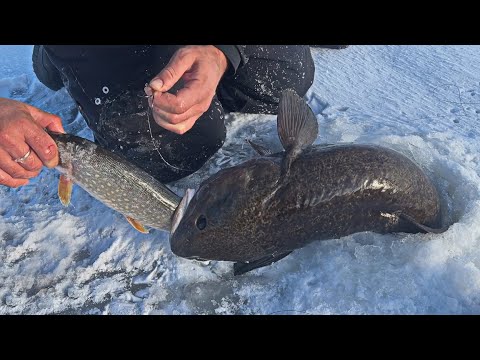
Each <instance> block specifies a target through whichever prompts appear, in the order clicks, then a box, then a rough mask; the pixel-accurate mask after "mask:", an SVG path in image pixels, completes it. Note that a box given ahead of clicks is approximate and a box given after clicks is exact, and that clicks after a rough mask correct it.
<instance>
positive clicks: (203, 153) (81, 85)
mask: <svg viewBox="0 0 480 360" xmlns="http://www.w3.org/2000/svg"><path fill="white" fill-rule="evenodd" d="M318 46H319V47H329V48H331V47H332V46H331V45H318ZM333 47H335V46H333ZM336 48H344V46H337V47H336ZM32 59H33V69H34V71H35V74H36V75H37V77H38V79H39V80H40V81H41V82H42V83H43V84H44V85H46V86H47V87H49V88H50V89H52V90H59V89H61V88H62V87H66V88H67V90H68V92H69V93H70V95H71V96H72V98H73V99H74V101H75V102H76V104H77V106H78V109H79V111H80V112H81V113H82V115H83V117H84V118H85V120H86V122H87V124H88V126H89V127H90V128H91V130H92V131H93V134H94V137H95V141H96V142H97V143H98V144H99V145H101V146H103V147H104V148H106V149H108V150H110V151H112V152H114V153H117V154H119V155H121V156H123V157H125V158H126V159H127V160H129V161H130V162H131V163H133V164H135V165H137V166H138V167H140V168H142V169H143V170H145V171H146V172H148V173H149V174H151V175H152V176H153V177H155V178H156V179H158V180H159V181H161V182H162V183H168V182H172V181H175V180H178V179H181V178H183V177H185V176H188V175H190V174H192V173H193V172H195V171H196V170H198V169H199V168H200V167H201V166H202V165H203V164H204V163H205V162H206V161H207V160H208V159H209V158H210V157H211V156H212V155H213V154H214V153H215V152H216V151H217V150H218V149H220V147H221V146H222V144H223V142H224V140H225V136H226V129H225V124H224V113H225V112H242V113H261V114H276V111H277V108H278V102H279V98H280V93H281V92H282V91H283V90H285V89H294V90H295V91H296V92H297V94H299V95H300V96H304V95H305V94H306V92H307V90H308V89H309V88H310V86H311V84H312V82H313V77H314V71H315V67H314V63H313V59H312V56H311V53H310V47H309V46H302V45H295V46H293V45H292V46H290V45H275V46H274V45H255V46H254V45H215V46H213V45H205V46H180V45H158V46H156V45H155V46H153V45H152V46H143V45H138V46H119V45H108V46H104V45H93V46H83V45H69V46H66V45H37V46H34V49H33V56H32ZM44 128H46V129H48V130H50V131H54V132H64V130H63V127H62V123H61V119H60V118H59V117H58V116H55V115H53V114H49V113H46V112H44V111H42V110H40V109H37V108H35V107H32V106H30V105H28V104H24V103H21V102H18V101H14V100H10V99H2V98H0V185H6V186H9V187H18V186H21V185H25V184H27V183H28V179H30V178H32V177H35V176H37V175H38V173H39V171H40V169H41V167H42V166H43V165H45V166H47V167H55V166H56V165H57V164H58V149H57V147H56V145H55V142H54V140H53V139H52V138H51V137H50V136H49V135H48V134H47V132H45V131H44Z"/></svg>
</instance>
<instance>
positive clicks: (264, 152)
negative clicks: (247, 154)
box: [245, 139, 273, 156]
mask: <svg viewBox="0 0 480 360" xmlns="http://www.w3.org/2000/svg"><path fill="white" fill-rule="evenodd" d="M245 141H246V142H247V143H249V144H250V146H251V147H252V148H253V150H255V151H256V152H257V154H258V155H260V156H269V155H272V154H273V151H272V150H270V149H269V148H267V147H266V146H263V145H260V144H257V143H255V142H253V141H252V140H250V139H245Z"/></svg>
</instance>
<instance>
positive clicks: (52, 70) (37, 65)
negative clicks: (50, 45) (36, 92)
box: [32, 45, 63, 91]
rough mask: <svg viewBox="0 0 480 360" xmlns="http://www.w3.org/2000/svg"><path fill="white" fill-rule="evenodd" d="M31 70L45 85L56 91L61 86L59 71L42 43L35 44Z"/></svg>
mask: <svg viewBox="0 0 480 360" xmlns="http://www.w3.org/2000/svg"><path fill="white" fill-rule="evenodd" d="M32 65H33V72H34V73H35V75H36V76H37V78H38V80H40V82H41V83H42V84H43V85H45V86H46V87H48V88H50V89H52V90H54V91H57V90H60V89H61V88H62V87H63V81H62V78H61V76H60V72H59V71H58V70H57V68H56V67H55V66H54V65H53V64H52V62H51V61H50V58H49V57H48V54H47V53H46V51H45V47H44V45H35V46H34V47H33V53H32Z"/></svg>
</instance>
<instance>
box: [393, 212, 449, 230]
mask: <svg viewBox="0 0 480 360" xmlns="http://www.w3.org/2000/svg"><path fill="white" fill-rule="evenodd" d="M397 215H398V217H399V218H400V219H403V220H405V221H407V222H409V223H410V224H412V225H415V226H416V227H417V228H419V229H420V230H423V231H425V232H427V233H433V234H441V233H443V232H445V231H447V230H448V226H445V227H442V228H439V229H435V228H431V227H429V226H426V225H423V224H420V223H419V222H417V221H416V220H415V219H414V218H412V217H411V216H410V215H407V214H405V213H403V212H398V213H397Z"/></svg>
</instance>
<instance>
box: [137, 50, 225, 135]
mask: <svg viewBox="0 0 480 360" xmlns="http://www.w3.org/2000/svg"><path fill="white" fill-rule="evenodd" d="M227 66H228V62H227V58H226V57H225V55H224V54H223V52H222V51H220V50H219V49H217V48H216V47H214V46H212V45H206V46H194V45H191V46H186V47H183V48H181V49H179V50H178V51H177V52H175V54H173V56H172V58H171V59H170V62H169V63H168V65H167V66H166V67H165V68H164V69H163V70H162V71H161V72H160V73H159V74H158V75H157V76H156V77H155V78H153V79H152V81H150V83H149V84H148V86H146V87H145V93H146V94H147V95H149V96H150V98H149V102H150V106H151V107H152V113H153V118H154V119H155V121H156V122H157V124H158V125H160V126H162V127H163V128H165V129H167V130H169V131H172V132H174V133H177V134H184V133H186V132H187V131H188V130H190V129H191V128H192V126H193V125H194V124H195V121H197V119H198V118H199V117H200V116H201V115H202V114H203V113H204V112H205V111H207V110H208V108H209V107H210V104H211V103H212V99H213V97H214V96H215V91H216V90H217V86H218V83H219V82H220V79H221V78H222V76H223V74H224V73H225V71H226V70H227ZM180 79H182V80H183V82H184V85H183V87H182V88H181V89H180V90H178V91H177V93H176V94H170V93H168V92H167V91H168V90H170V89H171V88H172V86H173V85H175V83H177V81H178V80H180ZM152 95H153V96H152Z"/></svg>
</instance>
